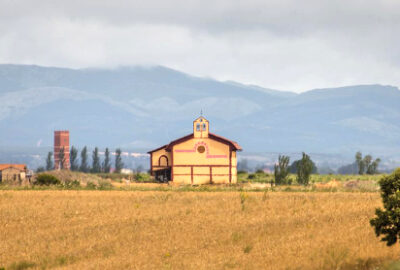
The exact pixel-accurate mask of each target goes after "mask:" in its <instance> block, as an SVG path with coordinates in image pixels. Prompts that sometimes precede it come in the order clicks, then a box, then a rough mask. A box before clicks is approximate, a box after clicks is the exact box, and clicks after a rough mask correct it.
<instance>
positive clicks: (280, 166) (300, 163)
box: [274, 152, 317, 186]
mask: <svg viewBox="0 0 400 270" xmlns="http://www.w3.org/2000/svg"><path fill="white" fill-rule="evenodd" d="M289 162H290V157H289V156H285V155H282V156H281V155H279V157H278V163H277V164H275V166H274V177H275V185H290V184H292V183H291V182H290V181H291V180H290V179H289V177H288V176H289V173H296V174H297V178H296V179H297V183H299V184H300V185H305V186H306V185H308V183H309V182H310V176H311V174H312V173H316V172H317V167H316V166H315V163H314V162H313V161H312V160H311V158H310V156H309V155H307V154H306V153H304V152H303V154H302V158H301V159H299V160H296V161H294V162H293V163H292V165H290V166H289Z"/></svg>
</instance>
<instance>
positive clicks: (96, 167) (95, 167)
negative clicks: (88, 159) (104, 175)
mask: <svg viewBox="0 0 400 270" xmlns="http://www.w3.org/2000/svg"><path fill="white" fill-rule="evenodd" d="M100 171H101V166H100V158H99V149H98V148H97V147H95V148H94V151H93V154H92V172H93V173H99V172H100Z"/></svg>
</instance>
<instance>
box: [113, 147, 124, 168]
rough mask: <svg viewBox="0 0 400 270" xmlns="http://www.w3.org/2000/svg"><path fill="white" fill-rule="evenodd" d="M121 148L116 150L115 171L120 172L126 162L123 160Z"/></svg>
mask: <svg viewBox="0 0 400 270" xmlns="http://www.w3.org/2000/svg"><path fill="white" fill-rule="evenodd" d="M121 153H122V152H121V149H119V148H118V149H117V150H115V172H116V173H120V172H121V170H122V168H123V167H124V163H123V162H122V157H121Z"/></svg>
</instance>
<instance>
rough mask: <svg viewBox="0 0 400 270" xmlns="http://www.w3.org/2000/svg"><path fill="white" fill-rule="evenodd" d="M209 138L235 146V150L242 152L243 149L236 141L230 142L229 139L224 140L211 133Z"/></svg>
mask: <svg viewBox="0 0 400 270" xmlns="http://www.w3.org/2000/svg"><path fill="white" fill-rule="evenodd" d="M208 136H209V137H210V138H212V139H214V140H216V141H220V142H225V143H228V144H230V145H231V146H233V149H234V150H236V151H242V147H240V145H239V144H238V143H237V142H235V141H231V140H228V139H227V138H224V137H222V136H219V135H217V134H214V133H211V132H209V133H208Z"/></svg>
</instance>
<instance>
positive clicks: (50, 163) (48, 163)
mask: <svg viewBox="0 0 400 270" xmlns="http://www.w3.org/2000/svg"><path fill="white" fill-rule="evenodd" d="M53 169H54V164H53V152H49V153H47V158H46V171H51V170H53Z"/></svg>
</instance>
